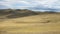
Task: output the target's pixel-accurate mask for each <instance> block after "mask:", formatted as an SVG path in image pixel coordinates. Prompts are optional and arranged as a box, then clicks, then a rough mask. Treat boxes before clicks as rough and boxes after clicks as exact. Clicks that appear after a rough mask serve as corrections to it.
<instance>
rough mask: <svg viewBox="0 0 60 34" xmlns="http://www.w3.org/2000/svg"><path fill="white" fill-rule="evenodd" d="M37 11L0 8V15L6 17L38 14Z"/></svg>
mask: <svg viewBox="0 0 60 34" xmlns="http://www.w3.org/2000/svg"><path fill="white" fill-rule="evenodd" d="M38 14H39V13H37V12H34V11H30V10H10V9H9V10H0V16H5V17H6V18H8V19H11V18H19V17H26V16H33V15H38Z"/></svg>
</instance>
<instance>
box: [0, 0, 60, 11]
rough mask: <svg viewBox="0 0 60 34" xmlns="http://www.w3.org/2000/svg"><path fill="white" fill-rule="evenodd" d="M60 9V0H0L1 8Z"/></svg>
mask: <svg viewBox="0 0 60 34" xmlns="http://www.w3.org/2000/svg"><path fill="white" fill-rule="evenodd" d="M7 8H11V9H30V10H53V11H60V0H0V9H7Z"/></svg>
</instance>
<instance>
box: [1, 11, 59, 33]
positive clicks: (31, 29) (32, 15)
mask: <svg viewBox="0 0 60 34" xmlns="http://www.w3.org/2000/svg"><path fill="white" fill-rule="evenodd" d="M4 11H5V10H4ZM4 11H3V12H2V13H0V14H2V15H1V16H0V18H1V19H0V34H60V13H54V12H53V13H51V12H43V13H42V12H34V11H33V12H32V11H30V10H13V11H12V12H10V11H7V13H6V14H5V12H4ZM9 12H10V13H9ZM3 14H4V15H3ZM17 14H18V15H17ZM11 15H13V16H11ZM21 15H22V16H21ZM8 16H9V18H8ZM14 16H16V17H14ZM17 16H18V17H17ZM13 17H14V18H13Z"/></svg>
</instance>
